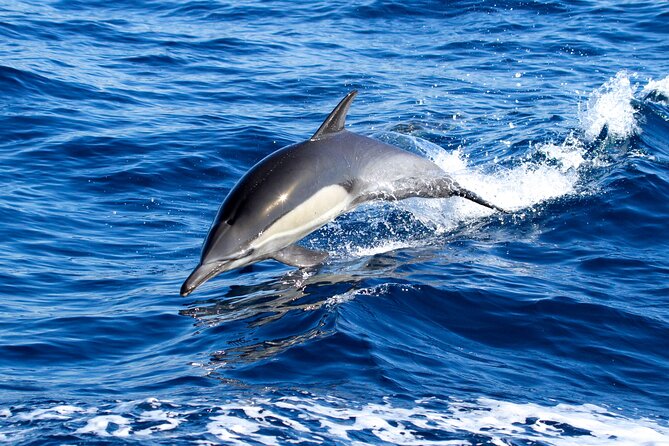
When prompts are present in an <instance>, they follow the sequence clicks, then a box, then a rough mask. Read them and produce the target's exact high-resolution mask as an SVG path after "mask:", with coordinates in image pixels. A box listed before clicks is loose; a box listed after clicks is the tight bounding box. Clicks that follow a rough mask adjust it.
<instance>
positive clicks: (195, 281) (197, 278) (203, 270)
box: [181, 262, 223, 297]
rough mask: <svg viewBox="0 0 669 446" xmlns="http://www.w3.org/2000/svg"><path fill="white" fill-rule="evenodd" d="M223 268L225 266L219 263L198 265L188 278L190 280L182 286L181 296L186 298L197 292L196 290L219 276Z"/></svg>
mask: <svg viewBox="0 0 669 446" xmlns="http://www.w3.org/2000/svg"><path fill="white" fill-rule="evenodd" d="M222 266H223V264H221V263H219V262H214V263H205V264H201V265H198V266H197V267H196V268H195V269H194V270H193V272H192V273H190V276H188V279H186V281H185V282H184V283H183V285H181V295H182V296H184V297H185V296H188V295H189V294H190V293H192V292H193V291H195V288H197V287H199V286H200V285H202V284H203V283H205V282H206V281H207V280H209V279H211V278H212V277H214V276H215V275H216V274H218V273H219V272H220V271H221V269H222V268H221V267H222Z"/></svg>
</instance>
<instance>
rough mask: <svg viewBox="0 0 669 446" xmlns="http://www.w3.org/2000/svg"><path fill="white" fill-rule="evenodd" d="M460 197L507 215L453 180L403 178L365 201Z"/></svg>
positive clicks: (448, 178) (375, 192) (372, 194)
mask: <svg viewBox="0 0 669 446" xmlns="http://www.w3.org/2000/svg"><path fill="white" fill-rule="evenodd" d="M453 196H456V197H462V198H466V199H467V200H470V201H473V202H474V203H478V204H480V205H481V206H485V207H487V208H490V209H494V210H496V211H499V212H502V213H505V214H507V213H508V211H506V210H504V209H502V208H500V207H499V206H496V205H494V204H492V203H490V202H488V201H487V200H484V199H483V198H481V197H479V196H478V195H477V194H475V193H474V192H472V191H470V190H468V189H465V188H463V187H462V186H460V185H459V184H458V183H456V182H455V180H454V179H453V178H450V177H448V176H446V177H437V178H429V177H428V178H405V179H402V180H401V181H398V182H396V183H395V184H392V185H391V186H390V187H387V188H384V189H382V190H378V191H374V192H372V193H371V194H369V196H368V197H365V198H366V199H377V200H386V201H396V200H404V199H406V198H411V197H419V198H448V197H453Z"/></svg>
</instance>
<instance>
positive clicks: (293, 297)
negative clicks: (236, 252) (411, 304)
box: [179, 251, 425, 369]
mask: <svg viewBox="0 0 669 446" xmlns="http://www.w3.org/2000/svg"><path fill="white" fill-rule="evenodd" d="M403 256H404V257H406V255H402V254H400V253H399V252H398V251H392V252H387V253H383V254H378V255H375V256H372V257H369V258H365V259H355V260H353V261H349V262H345V264H344V265H341V264H339V265H338V266H339V268H338V270H337V271H332V270H327V269H326V267H322V268H321V269H319V270H301V271H300V270H297V271H290V272H287V273H286V274H284V275H283V276H282V277H281V278H279V279H267V280H264V281H262V282H260V283H257V284H252V285H233V286H230V287H229V289H228V290H227V292H226V293H225V294H224V295H223V296H221V297H218V298H215V299H209V300H198V301H194V302H193V303H192V304H190V305H189V308H186V309H184V310H181V311H180V312H179V313H180V314H181V315H185V316H190V317H193V318H194V319H196V320H197V322H196V326H198V327H200V328H201V329H202V330H203V331H209V330H212V331H214V332H215V335H216V336H218V337H220V341H222V342H224V343H225V347H224V348H223V349H221V350H219V351H216V352H214V353H210V364H209V365H208V366H209V367H214V368H216V369H218V368H220V367H234V365H235V364H240V363H249V362H256V361H259V360H263V359H267V358H270V357H274V356H276V355H279V354H280V353H282V352H284V351H286V350H287V349H290V348H291V347H293V346H296V345H304V344H307V343H309V342H310V341H313V340H315V339H318V338H322V337H327V336H330V335H332V334H333V333H335V332H336V324H335V321H336V317H337V311H336V304H333V302H335V301H336V299H333V298H335V297H336V296H340V295H345V294H347V293H355V291H356V290H358V289H360V288H363V287H365V286H366V284H365V282H366V281H369V280H370V279H371V280H374V281H375V282H376V281H378V279H379V278H383V280H384V281H386V280H387V281H389V282H393V281H397V280H401V279H402V277H403V276H404V275H405V273H401V272H398V268H399V267H400V266H402V265H406V263H407V261H406V259H401V257H403ZM408 257H412V256H408ZM422 260H425V258H424V257H423V258H422ZM305 313H306V314H305ZM268 332H271V333H274V335H273V336H271V337H269V336H267V333H268Z"/></svg>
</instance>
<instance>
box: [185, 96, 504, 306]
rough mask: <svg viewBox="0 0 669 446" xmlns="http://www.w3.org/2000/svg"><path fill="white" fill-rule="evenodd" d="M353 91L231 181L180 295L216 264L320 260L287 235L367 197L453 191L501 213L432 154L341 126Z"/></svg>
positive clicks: (296, 235)
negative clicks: (298, 136)
mask: <svg viewBox="0 0 669 446" xmlns="http://www.w3.org/2000/svg"><path fill="white" fill-rule="evenodd" d="M356 94H357V91H352V92H350V93H349V94H348V95H346V97H345V98H344V99H342V101H341V102H340V103H339V104H338V105H337V106H336V107H335V109H334V110H333V111H332V113H330V115H329V116H328V117H327V118H326V119H325V121H324V122H323V124H322V125H321V126H320V127H319V129H318V131H316V133H314V136H312V137H311V138H309V140H307V141H304V142H301V143H298V144H293V145H290V146H287V147H284V148H282V149H279V150H277V151H276V152H274V153H272V154H270V155H268V156H267V157H265V158H264V159H262V160H261V161H260V162H259V163H258V164H256V165H255V166H253V167H252V168H251V170H249V171H248V172H247V173H246V174H245V175H244V176H243V177H242V178H241V179H240V180H239V182H238V183H237V184H236V185H235V186H234V187H233V188H232V190H231V191H230V193H229V194H228V196H227V197H226V198H225V200H224V201H223V204H222V205H221V208H220V209H219V211H218V214H217V215H216V219H215V220H214V222H213V224H212V225H211V228H210V229H209V234H208V235H207V238H206V240H205V242H204V246H203V248H202V256H201V258H200V263H199V264H198V265H197V267H196V268H195V269H194V270H193V272H192V273H191V274H190V276H188V278H187V279H186V281H185V282H184V283H183V285H182V287H181V295H182V296H187V295H189V294H190V293H192V292H193V291H194V290H195V289H196V288H197V287H198V286H200V285H202V284H203V283H204V282H206V281H207V280H209V279H211V278H212V277H214V276H216V275H218V274H220V273H222V272H224V271H229V270H231V269H235V268H239V267H241V266H244V265H248V264H250V263H255V262H259V261H261V260H265V259H270V258H271V259H275V260H278V261H279V262H283V263H285V264H288V265H292V266H297V267H308V266H314V265H318V264H320V263H322V262H323V261H324V260H325V259H326V258H327V256H328V254H327V253H326V252H322V251H313V250H309V249H307V248H304V247H302V246H299V245H296V244H295V242H297V241H299V240H300V239H302V238H303V237H305V236H306V235H308V234H310V233H312V232H313V231H315V230H317V229H318V228H320V227H321V226H323V225H324V224H326V223H327V222H329V221H331V220H333V219H334V218H336V217H337V216H339V215H341V214H344V213H346V212H349V211H351V210H353V209H355V208H356V207H357V206H358V205H360V204H362V203H365V202H368V201H374V200H387V201H394V200H403V199H405V198H409V197H425V198H445V197H450V196H454V195H455V196H459V197H464V198H467V199H469V200H471V201H474V202H476V203H478V204H480V205H483V206H486V207H489V208H491V209H495V210H497V211H500V212H504V210H503V209H501V208H499V207H497V206H495V205H494V204H491V203H488V202H487V201H485V200H484V199H482V198H481V197H479V196H478V195H476V194H475V193H473V192H471V191H469V190H467V189H464V188H462V187H460V186H459V185H458V184H457V183H456V182H455V181H454V180H453V179H452V178H451V177H449V176H448V175H447V174H446V172H444V171H443V170H442V169H441V168H439V166H437V165H436V164H434V163H433V162H432V161H430V160H428V159H426V158H423V157H421V156H418V155H415V154H413V153H409V152H406V151H404V150H402V149H399V148H397V147H394V146H391V145H388V144H385V143H382V142H380V141H377V140H375V139H372V138H368V137H366V136H362V135H358V134H355V133H352V132H349V131H348V130H345V129H344V123H345V120H346V113H347V112H348V109H349V106H350V105H351V102H352V101H353V98H355V95H356Z"/></svg>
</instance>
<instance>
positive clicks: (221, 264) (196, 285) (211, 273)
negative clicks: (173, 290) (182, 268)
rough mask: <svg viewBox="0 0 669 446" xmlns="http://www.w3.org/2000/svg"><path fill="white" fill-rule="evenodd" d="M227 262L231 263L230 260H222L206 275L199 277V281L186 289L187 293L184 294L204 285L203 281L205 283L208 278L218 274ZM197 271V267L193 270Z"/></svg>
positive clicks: (186, 294) (187, 293)
mask: <svg viewBox="0 0 669 446" xmlns="http://www.w3.org/2000/svg"><path fill="white" fill-rule="evenodd" d="M227 263H230V261H226V262H220V263H218V264H217V265H216V267H215V268H214V269H212V270H211V271H209V272H208V273H207V274H206V275H204V276H202V277H201V278H200V279H198V280H197V281H195V282H194V283H193V284H192V285H191V286H190V287H188V289H187V290H186V293H185V294H183V296H184V297H186V296H188V295H189V294H190V293H192V292H193V291H195V289H196V288H197V287H199V286H200V285H202V284H203V283H205V282H206V281H207V280H209V279H211V278H212V277H214V276H215V275H216V274H218V273H219V272H221V270H222V269H223V267H224V266H225V265H226V264H227ZM198 268H199V267H198ZM195 271H197V268H196V269H195V270H194V271H193V273H194V272H195ZM191 274H192V273H191Z"/></svg>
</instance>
